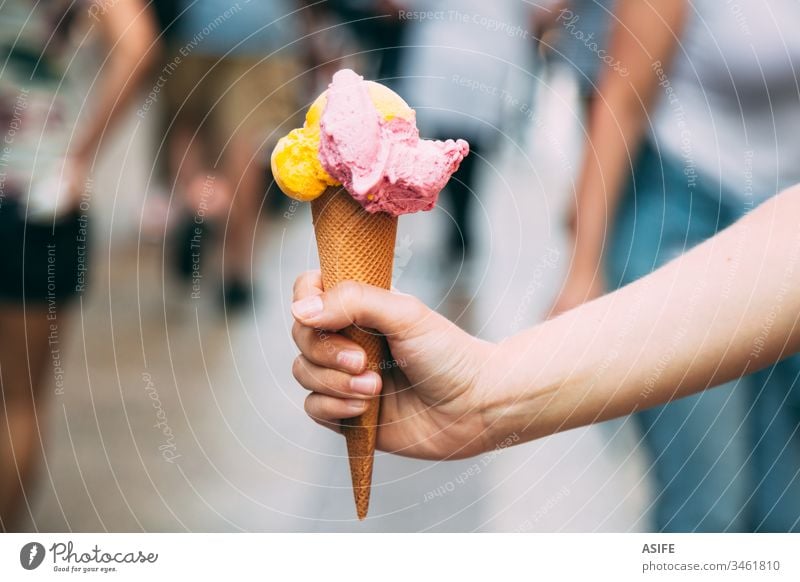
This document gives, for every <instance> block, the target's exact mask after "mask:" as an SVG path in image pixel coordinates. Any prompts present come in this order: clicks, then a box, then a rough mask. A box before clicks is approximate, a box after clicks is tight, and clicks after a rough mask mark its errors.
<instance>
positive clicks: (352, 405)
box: [345, 400, 367, 412]
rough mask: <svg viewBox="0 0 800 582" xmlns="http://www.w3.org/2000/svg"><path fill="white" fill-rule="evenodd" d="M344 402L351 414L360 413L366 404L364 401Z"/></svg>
mask: <svg viewBox="0 0 800 582" xmlns="http://www.w3.org/2000/svg"><path fill="white" fill-rule="evenodd" d="M345 402H347V407H348V408H349V409H350V410H352V411H353V412H361V411H362V410H364V409H365V408H366V407H367V402H366V401H365V400H346V401H345Z"/></svg>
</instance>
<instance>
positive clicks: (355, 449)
mask: <svg viewBox="0 0 800 582" xmlns="http://www.w3.org/2000/svg"><path fill="white" fill-rule="evenodd" d="M311 214H312V217H313V220H314V233H315V235H316V238H317V249H318V251H319V262H320V268H321V269H322V286H323V288H324V289H330V288H332V287H333V286H334V285H336V284H337V283H339V282H341V281H358V282H361V283H367V284H368V285H374V286H375V287H381V288H383V289H389V288H390V287H391V285H392V264H393V261H394V246H395V239H396V236H397V217H396V216H391V215H389V214H385V213H376V214H370V213H369V212H367V211H366V210H364V209H363V208H362V206H361V205H360V204H359V203H358V202H357V201H355V200H354V199H353V198H352V197H351V196H350V194H348V193H347V191H346V190H345V189H344V188H342V187H341V186H337V187H332V188H328V189H327V190H325V192H324V193H323V194H322V196H320V197H319V198H316V199H315V200H314V201H312V203H311ZM341 334H342V335H344V336H345V337H348V338H350V339H352V340H353V341H354V342H356V343H357V344H359V345H360V346H361V347H362V348H364V351H365V352H366V354H367V366H368V367H369V369H371V370H375V371H376V372H378V373H381V374H382V370H384V369H385V366H384V365H383V364H384V362H385V361H386V360H387V359H388V358H389V349H388V346H387V344H386V339H385V338H384V337H383V336H382V335H380V334H378V333H377V332H375V331H372V330H369V329H361V328H358V327H357V326H350V327H348V328H347V329H344V330H342V331H341ZM379 409H380V400H379V399H377V398H376V399H374V400H371V401H370V404H369V406H368V407H367V410H366V412H364V414H362V415H361V416H358V417H356V418H352V419H347V420H345V421H343V422H342V432H343V433H344V436H345V439H346V440H347V454H348V456H349V458H350V475H351V477H352V479H353V494H354V496H355V502H356V512H357V514H358V518H359V519H364V518H365V517H366V516H367V511H368V509H369V498H370V491H371V488H372V465H373V459H374V455H375V440H376V437H377V434H378V417H379V412H380V410H379Z"/></svg>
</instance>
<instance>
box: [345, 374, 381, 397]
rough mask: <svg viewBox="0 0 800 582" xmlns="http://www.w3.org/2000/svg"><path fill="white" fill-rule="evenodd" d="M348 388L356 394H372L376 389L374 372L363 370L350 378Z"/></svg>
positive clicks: (376, 380)
mask: <svg viewBox="0 0 800 582" xmlns="http://www.w3.org/2000/svg"><path fill="white" fill-rule="evenodd" d="M350 388H351V389H352V390H353V392H357V393H358V394H365V395H367V396H374V395H375V393H376V392H377V391H378V378H377V377H376V376H375V373H374V372H365V373H364V374H361V375H359V376H353V377H352V378H350Z"/></svg>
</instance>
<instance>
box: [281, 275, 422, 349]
mask: <svg viewBox="0 0 800 582" xmlns="http://www.w3.org/2000/svg"><path fill="white" fill-rule="evenodd" d="M301 279H302V277H301ZM310 279H311V278H310V277H309V278H306V279H304V283H303V284H304V285H305V286H306V287H308V285H310V284H312V283H313V282H312V281H311V280H310ZM299 282H300V280H299V279H298V283H299ZM298 295H299V294H298ZM428 311H429V310H428V308H427V307H425V305H424V304H422V303H421V302H420V301H419V300H418V299H416V298H414V297H412V296H410V295H404V294H402V293H393V292H391V291H386V290H385V289H379V288H377V287H372V286H371V285H364V284H362V283H355V282H352V281H345V282H344V283H341V284H339V285H337V286H336V287H334V288H333V289H332V290H330V291H327V292H324V293H321V294H320V293H306V294H305V295H304V296H303V298H302V299H299V300H298V301H295V302H294V303H293V304H292V314H293V315H294V317H295V319H297V321H299V322H300V323H302V324H303V325H306V326H311V327H316V328H321V329H333V330H338V329H343V328H345V327H347V326H349V325H352V324H355V325H357V326H359V327H366V328H371V329H376V330H378V331H379V332H381V333H382V334H384V335H395V334H403V333H407V332H408V331H409V330H411V329H413V328H414V326H415V325H416V324H417V323H418V322H419V321H420V320H423V319H424V316H425V315H426V313H427V312H428Z"/></svg>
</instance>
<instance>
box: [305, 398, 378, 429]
mask: <svg viewBox="0 0 800 582" xmlns="http://www.w3.org/2000/svg"><path fill="white" fill-rule="evenodd" d="M304 408H305V410H306V414H308V416H310V417H311V418H313V419H314V420H315V421H317V422H318V423H319V424H321V425H322V426H325V427H328V428H332V429H334V430H336V431H337V432H340V429H339V421H340V420H342V419H345V418H352V417H354V416H358V415H359V414H363V412H364V411H365V410H366V408H367V401H366V400H342V399H341V398H334V397H333V396H326V395H325V394H317V393H316V392H315V393H313V394H310V395H309V396H308V398H306V402H305V406H304Z"/></svg>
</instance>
